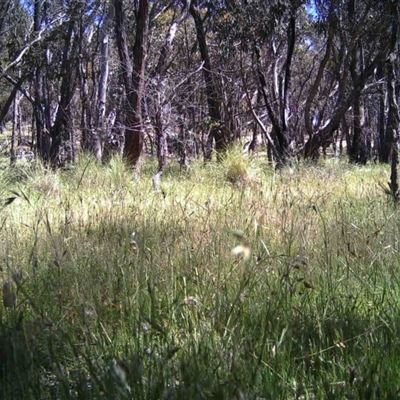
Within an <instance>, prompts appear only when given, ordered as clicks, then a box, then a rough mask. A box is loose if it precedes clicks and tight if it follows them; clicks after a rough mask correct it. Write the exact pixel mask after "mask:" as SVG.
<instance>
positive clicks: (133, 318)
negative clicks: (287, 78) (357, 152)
mask: <svg viewBox="0 0 400 400" xmlns="http://www.w3.org/2000/svg"><path fill="white" fill-rule="evenodd" d="M155 170H156V168H155V164H154V163H153V162H151V161H146V162H145V163H144V164H143V165H142V171H141V175H140V179H138V178H135V177H134V175H133V174H132V172H131V171H129V170H128V169H127V167H126V166H125V165H124V164H123V163H122V161H121V160H120V159H118V158H114V159H112V160H111V162H110V163H109V164H108V165H98V164H97V163H96V162H95V161H94V160H93V159H91V158H88V157H81V158H80V160H79V162H78V164H77V165H76V166H75V167H73V168H70V169H69V170H59V171H56V172H54V171H48V170H46V169H45V168H43V167H42V166H41V165H38V164H35V163H32V164H29V165H28V164H27V163H26V164H24V163H22V164H20V165H17V166H16V167H14V168H10V167H8V166H4V167H3V168H2V169H1V170H0V199H1V202H2V208H1V211H0V282H1V285H2V286H3V302H2V304H0V396H1V398H3V399H24V400H25V399H85V400H87V399H101V398H104V399H143V400H144V399H148V400H153V399H174V400H175V399H184V400H188V399H238V400H244V399H258V400H262V399H384V398H393V399H394V398H399V397H400V379H399V377H400V364H399V362H398V357H399V352H400V340H399V338H400V296H399V293H400V274H399V268H400V258H399V250H400V243H399V238H400V235H399V229H400V214H399V211H398V210H397V209H396V208H395V207H394V204H393V203H392V202H391V199H390V198H388V197H387V196H386V195H385V193H384V191H383V189H382V188H381V185H386V182H387V181H388V180H389V168H388V167H387V166H382V165H372V164H371V165H367V166H363V167H359V166H352V165H348V164H347V163H344V162H339V161H337V160H330V161H321V162H320V163H319V164H314V165H307V164H305V163H301V162H300V163H297V162H295V163H293V164H292V165H291V166H288V167H286V168H284V169H283V170H281V171H278V172H277V171H274V170H273V169H272V168H271V167H270V166H269V165H268V164H267V163H266V161H263V160H261V159H253V158H251V157H250V158H249V157H247V156H243V155H242V153H241V151H236V150H234V151H232V152H230V153H229V154H228V156H227V158H226V159H225V160H224V161H223V162H222V163H221V164H215V163H210V164H209V165H206V166H204V165H202V163H201V162H200V161H199V162H194V163H193V164H192V165H191V166H190V167H189V168H188V169H186V170H181V169H180V168H179V166H177V165H175V164H173V163H171V164H170V165H169V166H168V168H167V171H166V172H165V174H164V176H163V180H162V184H161V187H162V193H160V194H157V193H154V190H153V187H152V180H151V178H152V175H153V174H154V172H155Z"/></svg>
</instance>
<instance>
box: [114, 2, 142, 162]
mask: <svg viewBox="0 0 400 400" xmlns="http://www.w3.org/2000/svg"><path fill="white" fill-rule="evenodd" d="M114 6H115V22H116V23H115V29H116V36H117V46H118V54H119V57H120V61H121V67H122V76H123V81H124V84H125V93H126V100H127V107H126V110H125V114H126V117H125V122H126V129H125V146H124V157H125V158H126V160H127V161H128V163H129V164H130V165H132V166H134V167H136V168H138V162H139V158H140V155H141V153H142V149H143V126H142V100H143V95H144V73H145V65H146V48H147V36H148V28H149V1H148V0H139V8H138V10H137V13H136V37H135V44H134V48H133V63H132V62H131V60H130V56H129V50H128V43H127V38H126V33H125V27H124V21H123V1H122V0H114Z"/></svg>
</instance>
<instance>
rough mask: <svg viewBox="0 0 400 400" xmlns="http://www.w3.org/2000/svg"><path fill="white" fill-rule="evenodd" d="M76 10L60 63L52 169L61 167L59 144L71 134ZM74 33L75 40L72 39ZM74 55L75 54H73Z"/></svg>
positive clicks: (71, 20)
mask: <svg viewBox="0 0 400 400" xmlns="http://www.w3.org/2000/svg"><path fill="white" fill-rule="evenodd" d="M75 7H76V9H75V10H73V11H72V15H71V19H70V21H69V26H68V31H67V34H66V37H65V41H64V48H63V56H62V57H63V58H62V62H61V72H60V75H61V88H60V101H59V104H58V109H57V114H56V117H55V121H54V124H53V126H52V128H51V131H50V136H51V147H50V162H51V165H52V166H53V167H58V166H60V165H62V162H61V160H60V158H59V155H60V149H61V144H62V142H63V141H65V140H68V139H71V135H72V134H73V132H72V131H71V129H72V126H71V125H72V118H71V108H70V105H71V101H72V98H73V95H74V90H75V85H76V77H77V60H76V59H74V53H75V52H74V51H73V49H72V47H74V50H75V51H76V50H77V47H76V45H77V41H78V40H79V36H78V35H76V32H75V25H76V16H77V15H76V11H78V10H77V8H78V7H79V5H76V6H75ZM74 33H75V39H74V40H73V38H74ZM75 54H76V53H75Z"/></svg>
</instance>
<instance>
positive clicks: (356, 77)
mask: <svg viewBox="0 0 400 400" xmlns="http://www.w3.org/2000/svg"><path fill="white" fill-rule="evenodd" d="M314 6H315V9H316V14H315V15H316V19H317V26H318V27H319V28H320V29H322V31H323V32H324V34H325V37H326V44H325V54H324V56H323V58H322V60H321V63H320V65H319V68H318V72H317V74H316V76H315V78H314V80H313V83H312V90H311V91H310V93H309V96H308V98H307V103H306V111H305V114H304V118H305V127H306V129H307V134H308V137H309V139H308V141H307V143H306V145H305V147H304V154H305V156H306V157H313V158H315V157H318V154H319V148H320V147H321V146H325V145H327V144H330V143H332V142H333V141H334V134H335V132H336V131H337V130H338V129H339V127H340V124H341V123H342V121H343V119H344V118H345V116H346V115H347V113H348V112H349V110H350V109H351V108H352V113H353V123H352V125H353V140H352V143H351V144H350V146H351V149H350V156H351V159H352V160H353V161H365V157H364V155H363V154H362V153H363V152H364V149H363V148H364V144H363V143H361V141H362V140H363V138H362V131H361V121H360V116H361V104H360V96H361V95H362V93H363V90H364V89H365V87H366V85H367V83H368V81H369V80H370V79H371V77H372V76H373V75H374V72H375V70H376V69H377V67H378V66H379V64H380V63H381V61H382V60H383V59H386V58H387V57H388V54H389V53H390V49H391V46H392V42H393V32H394V31H397V29H398V28H397V19H396V18H394V16H395V15H398V11H397V10H398V4H397V1H379V2H377V1H375V0H369V1H357V0H329V1H325V0H316V1H314ZM327 75H329V77H330V78H329V79H324V78H326V76H327ZM332 82H334V84H333V85H332ZM328 87H329V90H328V92H329V94H328V96H325V98H323V99H321V100H322V102H321V101H318V103H317V102H316V101H315V100H316V96H317V94H318V93H319V92H320V91H324V90H326V89H327V88H328ZM327 103H330V107H329V109H330V112H329V115H325V116H324V119H323V120H321V121H320V122H319V123H318V124H313V118H314V117H313V115H316V114H318V110H320V109H321V108H323V107H325V105H326V104H327Z"/></svg>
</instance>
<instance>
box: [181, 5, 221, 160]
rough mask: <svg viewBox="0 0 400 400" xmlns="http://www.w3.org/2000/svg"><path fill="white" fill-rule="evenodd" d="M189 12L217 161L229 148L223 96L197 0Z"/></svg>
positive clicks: (209, 154)
mask: <svg viewBox="0 0 400 400" xmlns="http://www.w3.org/2000/svg"><path fill="white" fill-rule="evenodd" d="M189 10H190V14H191V15H192V17H193V20H194V24H195V27H196V36H197V42H198V44H199V48H200V55H201V60H202V62H203V76H204V81H205V84H206V96H207V104H208V115H209V117H210V119H211V124H210V135H211V138H212V139H214V140H215V151H216V153H217V159H221V157H222V155H223V153H224V152H225V151H226V147H227V134H226V129H225V126H224V123H223V121H222V118H221V104H220V100H219V99H221V98H222V96H221V95H220V94H219V93H218V92H217V88H216V85H215V82H214V78H213V69H212V67H211V61H210V56H209V54H208V46H207V40H206V34H205V30H204V26H203V20H202V18H201V15H200V11H199V6H198V1H197V0H192V1H191V3H190V9H189ZM211 155H212V153H211V152H206V153H205V159H206V161H209V160H210V159H211Z"/></svg>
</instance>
